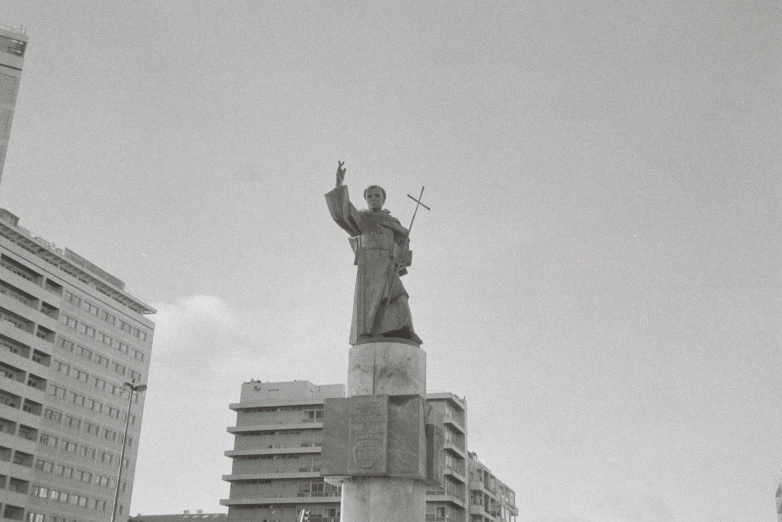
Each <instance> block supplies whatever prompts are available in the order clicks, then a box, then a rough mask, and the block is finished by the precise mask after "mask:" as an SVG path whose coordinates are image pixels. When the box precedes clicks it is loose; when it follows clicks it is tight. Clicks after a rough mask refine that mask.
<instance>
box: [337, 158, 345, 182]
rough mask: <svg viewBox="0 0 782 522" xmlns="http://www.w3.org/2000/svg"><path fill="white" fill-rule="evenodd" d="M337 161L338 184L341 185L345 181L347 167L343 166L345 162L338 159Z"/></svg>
mask: <svg viewBox="0 0 782 522" xmlns="http://www.w3.org/2000/svg"><path fill="white" fill-rule="evenodd" d="M337 163H338V165H337V186H338V187H341V186H342V183H343V182H344V181H345V167H343V165H344V164H345V162H344V161H337Z"/></svg>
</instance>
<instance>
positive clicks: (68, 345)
mask: <svg viewBox="0 0 782 522" xmlns="http://www.w3.org/2000/svg"><path fill="white" fill-rule="evenodd" d="M57 346H59V347H60V348H63V349H64V350H68V351H69V352H72V351H73V342H72V341H69V340H68V339H63V338H62V337H58V338H57Z"/></svg>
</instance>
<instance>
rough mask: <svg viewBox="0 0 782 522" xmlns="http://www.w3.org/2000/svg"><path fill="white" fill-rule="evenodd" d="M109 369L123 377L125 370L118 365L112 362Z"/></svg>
mask: <svg viewBox="0 0 782 522" xmlns="http://www.w3.org/2000/svg"><path fill="white" fill-rule="evenodd" d="M111 369H112V370H114V371H115V372H117V373H118V374H120V375H125V370H126V368H125V367H124V366H122V365H121V364H120V363H117V362H113V363H111Z"/></svg>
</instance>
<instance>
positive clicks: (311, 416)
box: [220, 381, 518, 522]
mask: <svg viewBox="0 0 782 522" xmlns="http://www.w3.org/2000/svg"><path fill="white" fill-rule="evenodd" d="M344 396H345V386H344V385H341V384H332V385H326V386H316V385H314V384H312V383H311V382H309V381H292V382H275V383H263V382H259V381H250V382H247V383H244V384H243V385H242V392H241V397H240V402H239V403H236V404H231V406H230V407H231V409H232V410H234V411H236V413H237V416H236V419H237V420H236V426H232V427H229V428H228V431H229V432H230V433H233V434H234V435H235V439H234V449H233V450H230V451H226V453H225V454H226V456H228V457H231V459H233V466H232V470H231V474H230V475H224V476H223V480H226V481H228V482H230V484H231V489H230V493H229V498H228V499H226V500H221V501H220V503H221V504H222V505H224V506H228V520H229V522H239V521H250V520H252V521H257V522H294V521H295V520H296V516H297V515H298V513H299V512H300V511H301V510H302V509H304V510H307V511H309V516H310V518H309V520H310V522H339V518H340V495H341V491H340V488H339V487H337V486H333V485H331V484H328V483H326V482H325V481H324V480H323V478H322V477H321V476H320V453H321V443H322V435H323V433H322V432H323V403H324V399H326V398H331V397H344ZM427 401H428V402H429V404H431V405H432V406H433V407H435V408H437V409H438V410H440V411H441V412H442V413H443V415H444V428H445V444H444V448H443V462H444V464H445V473H444V483H443V487H441V488H435V487H432V488H430V489H428V490H427V503H426V504H427V505H426V520H427V522H473V521H476V522H477V521H481V522H484V520H486V521H488V520H491V521H496V522H499V521H500V520H506V522H511V521H515V517H516V515H517V514H518V511H517V510H516V508H515V505H512V502H513V500H514V495H513V491H512V490H510V489H509V488H507V486H503V487H504V488H505V489H503V490H502V491H504V493H505V496H506V498H508V499H510V501H509V502H508V503H506V507H507V508H508V510H507V517H508V518H506V519H503V518H502V515H503V514H504V513H505V512H502V511H501V510H499V509H490V510H489V511H484V510H480V509H477V508H481V507H482V506H483V505H487V506H491V503H490V501H486V502H484V498H483V497H481V499H480V502H482V504H481V505H478V506H477V508H476V507H475V506H471V505H470V501H471V499H472V498H474V499H475V501H476V502H478V501H479V499H478V496H477V494H476V495H471V490H470V487H471V486H470V481H469V478H470V473H471V471H472V470H471V468H470V467H469V466H470V462H471V460H470V454H469V453H468V452H467V420H466V417H467V407H466V406H467V405H466V402H465V401H464V399H461V398H459V397H457V396H456V395H453V394H451V393H432V394H429V395H428V396H427ZM481 469H482V470H484V472H485V473H488V472H486V471H485V468H481ZM476 476H477V472H476ZM487 476H492V475H490V473H489V474H488V475H487ZM492 477H493V476H492ZM487 480H488V479H487ZM498 483H499V482H498V481H497V482H495V483H492V489H489V490H487V491H488V493H487V494H488V495H490V498H492V499H494V500H497V498H496V497H497V492H496V491H495V489H494V488H496V484H498ZM475 485H476V486H477V485H478V483H477V482H476V484H475ZM473 512H474V513H475V515H471V513H473ZM493 513H496V514H493ZM479 515H480V516H481V517H483V518H472V517H473V516H474V517H478V516H479Z"/></svg>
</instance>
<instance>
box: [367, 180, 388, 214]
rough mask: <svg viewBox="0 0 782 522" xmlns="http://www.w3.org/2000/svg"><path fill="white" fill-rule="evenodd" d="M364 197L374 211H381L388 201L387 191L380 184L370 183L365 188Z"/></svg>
mask: <svg viewBox="0 0 782 522" xmlns="http://www.w3.org/2000/svg"><path fill="white" fill-rule="evenodd" d="M364 199H365V200H366V202H367V207H369V210H371V211H372V212H380V211H381V210H382V209H383V204H384V203H385V202H386V191H385V190H383V187H381V186H380V185H370V186H368V187H367V188H365V189H364Z"/></svg>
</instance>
